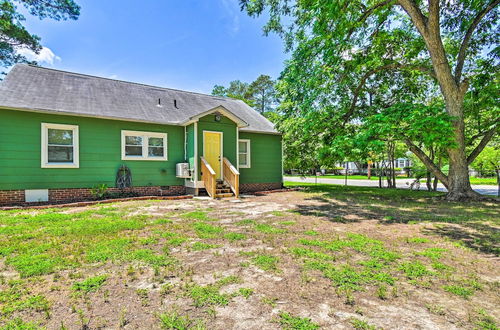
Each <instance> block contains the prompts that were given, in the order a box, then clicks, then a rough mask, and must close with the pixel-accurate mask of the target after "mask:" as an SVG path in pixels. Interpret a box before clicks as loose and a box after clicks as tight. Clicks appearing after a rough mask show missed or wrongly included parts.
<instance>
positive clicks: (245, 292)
mask: <svg viewBox="0 0 500 330" xmlns="http://www.w3.org/2000/svg"><path fill="white" fill-rule="evenodd" d="M238 292H239V293H240V295H241V296H243V297H245V298H246V299H248V298H250V296H251V295H252V294H253V289H250V288H240V289H239V290H238Z"/></svg>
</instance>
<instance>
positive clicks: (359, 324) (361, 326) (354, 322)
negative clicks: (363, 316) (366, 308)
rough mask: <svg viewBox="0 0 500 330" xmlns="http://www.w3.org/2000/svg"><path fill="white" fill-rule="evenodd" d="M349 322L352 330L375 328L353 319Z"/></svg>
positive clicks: (371, 329) (373, 329) (370, 329)
mask: <svg viewBox="0 0 500 330" xmlns="http://www.w3.org/2000/svg"><path fill="white" fill-rule="evenodd" d="M349 321H350V322H351V325H352V327H353V328H354V329H358V330H375V329H376V328H375V326H373V325H371V324H369V323H368V322H366V321H363V320H360V319H357V318H355V317H353V318H351V319H350V320H349Z"/></svg>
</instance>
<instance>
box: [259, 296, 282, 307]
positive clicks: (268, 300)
mask: <svg viewBox="0 0 500 330" xmlns="http://www.w3.org/2000/svg"><path fill="white" fill-rule="evenodd" d="M261 301H262V302H263V303H264V304H267V305H270V306H271V307H276V302H277V301H278V298H276V297H264V298H262V299H261Z"/></svg>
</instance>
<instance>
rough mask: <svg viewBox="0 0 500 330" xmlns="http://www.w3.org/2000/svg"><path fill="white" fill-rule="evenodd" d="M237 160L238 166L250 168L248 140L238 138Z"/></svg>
mask: <svg viewBox="0 0 500 330" xmlns="http://www.w3.org/2000/svg"><path fill="white" fill-rule="evenodd" d="M238 162H239V164H238V165H239V167H240V168H250V140H245V139H242V140H238Z"/></svg>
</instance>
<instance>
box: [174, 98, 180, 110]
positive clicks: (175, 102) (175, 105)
mask: <svg viewBox="0 0 500 330" xmlns="http://www.w3.org/2000/svg"><path fill="white" fill-rule="evenodd" d="M174 107H175V108H176V109H179V107H178V106H177V100H176V99H174Z"/></svg>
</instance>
